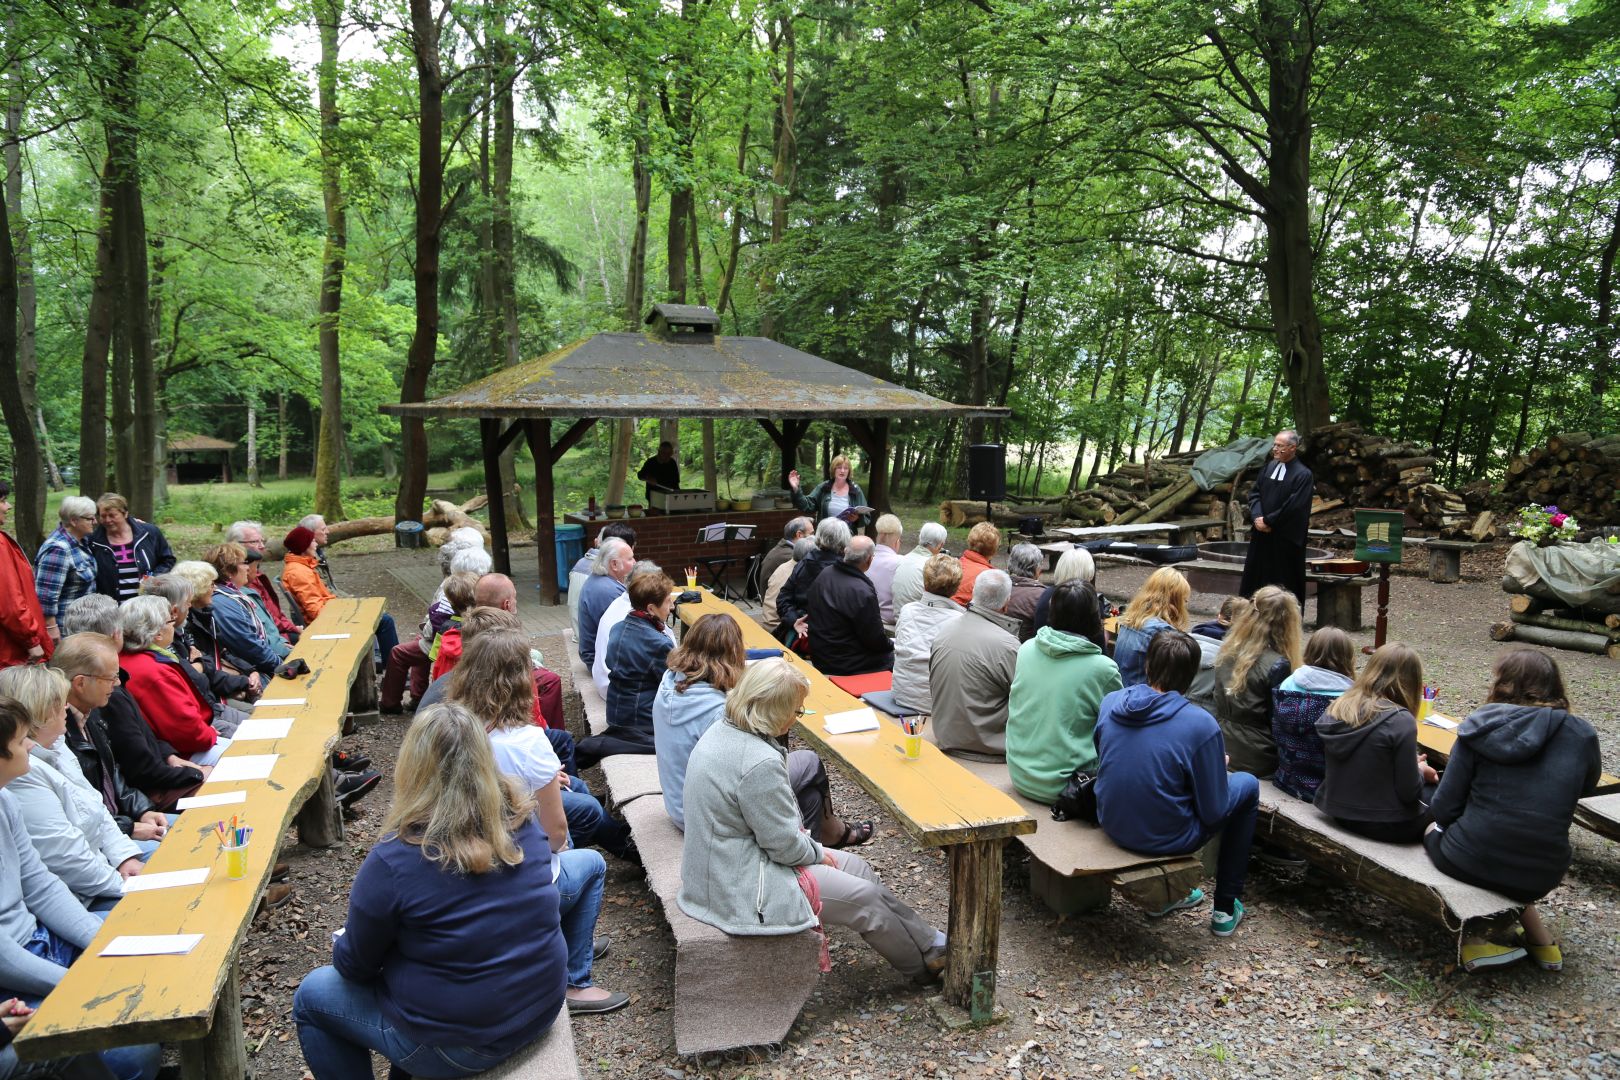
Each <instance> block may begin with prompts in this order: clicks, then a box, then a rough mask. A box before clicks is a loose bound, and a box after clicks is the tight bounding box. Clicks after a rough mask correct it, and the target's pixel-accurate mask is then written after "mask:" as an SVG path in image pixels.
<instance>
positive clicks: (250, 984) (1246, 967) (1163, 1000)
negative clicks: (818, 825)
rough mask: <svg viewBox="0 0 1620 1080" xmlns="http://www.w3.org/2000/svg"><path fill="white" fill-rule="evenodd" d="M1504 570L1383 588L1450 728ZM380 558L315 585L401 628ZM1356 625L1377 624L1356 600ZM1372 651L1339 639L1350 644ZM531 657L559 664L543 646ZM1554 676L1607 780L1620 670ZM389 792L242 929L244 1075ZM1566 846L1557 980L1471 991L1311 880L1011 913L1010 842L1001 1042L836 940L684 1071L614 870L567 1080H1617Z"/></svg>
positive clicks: (366, 744) (1599, 881) (840, 790)
mask: <svg viewBox="0 0 1620 1080" xmlns="http://www.w3.org/2000/svg"><path fill="white" fill-rule="evenodd" d="M1502 554H1503V552H1502V550H1500V549H1492V550H1490V551H1486V552H1480V553H1476V554H1475V555H1472V556H1470V557H1468V558H1467V559H1466V560H1465V564H1464V578H1463V581H1462V582H1461V583H1459V584H1456V585H1434V584H1431V583H1429V582H1428V581H1427V580H1426V578H1425V577H1424V576H1423V571H1424V567H1423V566H1421V565H1419V561H1418V560H1416V559H1413V560H1410V561H1409V562H1408V564H1407V565H1406V566H1403V567H1401V568H1400V569H1399V570H1398V572H1397V576H1396V577H1395V579H1394V581H1393V583H1392V589H1391V594H1392V597H1391V605H1390V608H1391V610H1390V637H1391V638H1392V639H1398V640H1402V641H1406V642H1408V643H1410V644H1411V645H1413V646H1414V647H1416V648H1417V649H1418V650H1419V651H1420V652H1421V653H1422V655H1423V656H1424V658H1425V661H1426V663H1427V664H1428V666H1429V671H1430V675H1429V681H1430V683H1432V684H1434V685H1437V686H1438V687H1439V688H1440V702H1439V707H1440V709H1441V710H1442V711H1444V712H1448V713H1451V714H1453V715H1462V714H1465V713H1466V712H1467V710H1468V709H1469V708H1471V707H1472V706H1473V705H1475V704H1477V703H1478V702H1479V700H1480V699H1481V698H1482V697H1483V696H1484V693H1485V689H1486V684H1487V679H1488V675H1489V670H1490V664H1491V660H1492V658H1493V657H1494V656H1495V655H1496V654H1497V652H1498V651H1499V650H1500V648H1501V646H1500V645H1499V644H1498V643H1496V642H1493V641H1492V640H1491V639H1490V636H1489V633H1488V630H1489V627H1490V624H1491V623H1493V622H1495V621H1497V620H1499V619H1501V618H1503V617H1504V616H1503V612H1504V611H1505V610H1506V603H1505V598H1504V595H1503V593H1502V592H1501V590H1500V588H1499V585H1498V579H1499V571H1500V565H1501V559H1502ZM396 557H397V556H395V555H393V554H392V553H386V554H368V555H351V554H341V553H340V554H338V555H336V556H335V559H334V562H335V569H336V572H337V574H338V579H339V581H340V582H341V583H342V584H343V585H344V586H345V587H346V588H347V589H349V590H351V591H353V592H367V593H377V594H381V595H385V596H387V597H388V599H389V606H390V609H391V610H394V611H395V612H396V613H397V612H414V611H415V609H416V608H417V607H418V606H419V602H418V601H417V600H416V598H415V597H414V596H411V595H410V594H409V593H408V592H407V591H406V590H404V589H403V588H401V587H400V586H399V585H398V583H397V582H396V581H395V580H394V579H393V577H392V576H391V575H389V574H388V573H387V572H386V571H387V568H388V566H389V565H392V560H393V559H394V558H396ZM1145 576H1146V574H1145V572H1143V571H1142V570H1140V569H1125V568H1110V569H1105V570H1104V571H1103V572H1102V575H1101V585H1102V588H1103V590H1104V591H1105V592H1107V593H1108V594H1109V595H1110V596H1114V597H1116V598H1118V599H1124V598H1127V597H1128V596H1129V595H1130V593H1131V591H1132V590H1134V589H1135V588H1136V586H1137V585H1139V584H1140V583H1141V580H1142V579H1143V578H1144V577H1145ZM1219 599H1220V598H1219V597H1214V596H1195V597H1194V601H1193V606H1194V608H1195V610H1198V611H1200V612H1213V611H1214V609H1215V608H1216V606H1217V605H1218V603H1219ZM1309 611H1310V609H1309V608H1308V609H1307V614H1309ZM1366 614H1367V617H1368V618H1369V619H1371V618H1372V616H1373V614H1374V600H1373V597H1372V594H1371V593H1370V592H1369V594H1368V599H1367V611H1366ZM405 621H406V622H408V621H409V619H407V620H405ZM1371 638H1372V635H1371V633H1370V632H1367V633H1365V634H1361V635H1358V641H1360V642H1370V641H1371ZM537 644H538V645H539V647H540V648H541V649H542V650H544V651H545V652H546V653H547V654H548V655H559V656H560V655H561V650H562V641H561V639H560V638H552V639H542V640H540V641H539V642H537ZM1557 657H1558V660H1559V663H1560V664H1561V665H1562V666H1563V669H1564V672H1565V676H1566V678H1567V680H1568V682H1569V684H1570V687H1571V691H1572V696H1573V698H1574V700H1575V703H1576V709H1577V711H1579V712H1580V713H1581V714H1582V715H1584V716H1586V717H1587V718H1588V719H1590V720H1591V721H1592V722H1593V723H1594V724H1596V725H1597V727H1598V730H1599V732H1600V733H1601V735H1602V736H1603V740H1604V747H1605V765H1606V767H1607V768H1608V769H1609V770H1610V771H1620V696H1617V694H1616V689H1617V684H1620V664H1616V663H1614V662H1612V661H1607V660H1602V659H1599V658H1597V657H1593V656H1587V655H1583V654H1577V653H1566V652H1559V653H1558V654H1557ZM565 670H566V669H565ZM573 722H574V723H576V724H577V723H578V717H574V718H573ZM402 730H403V725H402V724H401V723H400V722H398V721H385V722H384V723H382V724H380V725H376V726H373V727H371V728H368V729H366V730H365V731H363V732H362V733H361V734H359V735H357V736H355V737H354V738H353V739H351V740H349V741H348V746H349V748H350V749H360V750H362V751H363V752H365V753H367V754H369V755H371V756H372V757H373V759H374V760H375V762H376V764H378V765H379V766H380V767H382V769H383V770H384V773H385V774H389V773H391V772H392V769H391V765H392V762H393V760H394V757H395V755H396V753H397V749H398V744H399V737H400V733H401V731H402ZM832 775H833V790H834V796H835V799H836V801H837V804H838V807H839V809H840V811H841V812H842V813H844V814H845V816H848V817H854V818H857V819H859V818H874V819H876V820H877V821H878V822H879V831H878V835H877V836H876V837H875V838H874V841H873V842H872V843H871V844H869V845H868V846H867V847H866V848H864V849H863V854H865V855H866V856H867V857H868V858H869V859H871V861H872V862H873V864H874V865H875V866H877V867H878V869H879V870H880V871H881V872H882V873H883V875H884V877H885V880H887V881H888V882H889V883H890V884H891V885H892V886H894V887H895V889H896V890H897V891H898V892H899V893H900V894H901V895H902V896H904V897H906V898H907V899H908V900H909V901H910V902H912V903H913V904H914V905H915V906H916V907H917V908H918V909H919V910H920V911H921V912H923V913H924V914H925V915H926V916H927V917H928V918H929V919H930V920H931V921H933V922H934V923H935V925H939V926H943V925H944V924H945V918H946V895H947V881H946V875H945V871H944V865H943V861H942V859H941V857H940V856H939V854H938V853H937V852H934V851H927V850H923V849H920V848H918V847H916V846H915V845H914V844H912V843H911V842H910V841H909V839H908V838H907V837H906V836H905V834H904V833H903V832H901V831H899V829H898V828H897V827H896V826H895V825H894V823H893V822H892V821H889V820H887V819H885V818H884V817H883V816H882V814H881V813H880V812H879V810H878V808H877V807H876V806H875V805H874V804H873V803H872V802H871V800H869V799H868V798H866V796H865V795H864V794H863V793H862V792H861V791H860V790H859V789H858V788H857V787H855V785H854V784H852V783H850V782H849V781H848V780H847V779H846V778H845V777H843V776H842V775H841V774H839V773H838V772H837V771H836V770H834V771H833V774H832ZM594 779H597V780H599V779H600V777H596V778H594ZM389 795H390V789H389V788H388V786H387V785H386V784H385V785H384V786H383V787H382V788H381V789H380V790H379V791H378V792H377V793H376V794H374V795H372V797H371V798H370V799H369V800H368V801H367V802H365V803H363V804H362V805H361V808H360V813H359V815H358V816H357V817H356V818H355V819H354V820H353V821H351V823H350V828H349V837H348V843H347V844H346V845H344V846H343V847H340V848H337V849H332V850H329V851H312V850H309V849H306V848H302V847H299V846H289V847H288V849H287V855H288V858H289V859H290V861H291V862H292V864H293V881H294V883H295V884H296V885H297V888H298V900H297V901H296V902H295V903H293V904H290V905H288V906H287V907H284V908H282V909H281V910H279V911H276V912H271V913H269V914H267V915H264V916H261V917H260V918H259V920H258V921H257V923H256V924H255V926H254V928H253V931H252V932H251V933H250V935H249V936H248V939H247V942H246V945H245V953H244V964H243V970H244V975H245V979H244V984H243V993H244V1010H245V1013H246V1016H247V1021H248V1026H249V1047H250V1049H253V1048H256V1057H255V1068H256V1070H257V1074H258V1075H259V1076H260V1077H266V1078H280V1077H288V1078H296V1077H300V1076H302V1075H305V1074H304V1072H303V1061H302V1057H301V1056H300V1054H299V1052H298V1043H297V1037H296V1034H295V1033H294V1031H293V1027H292V1023H291V1017H290V1011H291V998H292V992H293V990H294V989H295V988H296V986H297V984H298V980H299V979H300V978H301V977H302V976H303V975H304V974H305V973H306V972H307V971H309V970H310V969H311V968H313V967H314V966H316V965H318V964H320V963H324V962H325V961H326V959H327V958H328V956H329V946H328V943H329V942H330V940H331V931H332V930H335V929H336V928H337V927H338V926H340V925H341V924H342V921H343V918H344V914H345V911H346V904H347V889H348V884H349V882H350V881H351V880H352V878H353V876H354V873H355V870H356V869H357V868H358V866H359V864H360V861H361V859H362V858H363V857H364V855H365V852H366V849H367V847H368V846H369V845H370V844H371V843H372V842H373V841H374V840H375V834H376V830H377V826H378V823H379V822H380V820H381V815H382V812H383V809H384V808H385V807H386V805H387V802H388V799H389ZM1573 839H1574V846H1575V864H1574V866H1573V868H1572V869H1571V871H1570V873H1569V875H1568V877H1567V878H1566V880H1565V883H1564V885H1563V886H1562V887H1560V888H1559V889H1558V890H1557V891H1555V892H1554V893H1553V894H1552V895H1551V896H1550V897H1549V898H1548V899H1547V900H1546V902H1545V903H1544V905H1543V907H1544V910H1545V912H1546V913H1547V914H1548V915H1549V916H1550V917H1551V918H1552V920H1553V922H1554V925H1555V927H1556V930H1557V933H1558V935H1559V937H1560V939H1561V940H1562V942H1563V944H1564V947H1565V950H1566V966H1565V970H1564V971H1563V972H1562V973H1560V974H1548V973H1544V972H1541V971H1539V970H1537V969H1535V968H1533V967H1531V966H1529V965H1525V964H1521V965H1518V966H1517V967H1515V968H1510V969H1506V970H1503V971H1500V972H1497V973H1494V974H1491V975H1486V976H1464V975H1463V974H1462V973H1461V972H1460V971H1458V970H1456V968H1455V965H1454V960H1455V949H1454V943H1453V941H1452V939H1451V938H1450V937H1448V936H1447V935H1446V934H1444V933H1443V932H1441V931H1439V930H1437V929H1435V928H1433V927H1431V926H1429V925H1428V924H1425V923H1419V922H1415V921H1413V920H1411V919H1409V918H1407V917H1406V916H1405V915H1403V914H1402V913H1401V912H1400V911H1399V910H1398V909H1397V908H1395V907H1394V906H1392V905H1390V904H1387V903H1385V902H1383V901H1381V900H1378V899H1376V898H1374V897H1371V896H1368V895H1366V894H1364V893H1361V892H1358V891H1356V890H1355V889H1353V888H1349V887H1347V886H1344V885H1341V884H1339V883H1338V882H1336V881H1335V880H1333V879H1330V878H1326V877H1322V876H1319V875H1317V874H1316V873H1314V872H1306V873H1303V874H1297V873H1296V874H1291V875H1290V874H1282V873H1277V872H1273V871H1269V870H1257V871H1256V872H1255V873H1254V875H1253V876H1252V877H1251V879H1250V882H1249V890H1248V895H1247V896H1246V897H1245V901H1246V903H1247V904H1248V905H1249V911H1250V917H1249V918H1248V919H1246V920H1245V921H1244V924H1243V927H1242V929H1241V930H1239V931H1238V933H1237V934H1236V935H1235V936H1233V937H1232V938H1229V939H1226V940H1220V939H1217V938H1215V937H1213V936H1211V935H1210V933H1209V932H1208V928H1207V918H1208V912H1207V909H1206V910H1205V911H1203V912H1189V913H1184V914H1181V915H1178V916H1174V917H1172V918H1170V919H1167V920H1165V921H1164V922H1159V923H1149V922H1148V921H1147V920H1145V919H1144V918H1143V917H1142V915H1141V914H1140V913H1139V912H1137V911H1136V910H1135V909H1134V908H1131V907H1129V906H1128V905H1126V904H1124V903H1122V902H1120V901H1118V900H1116V901H1114V903H1113V904H1112V905H1111V906H1110V907H1109V908H1107V909H1106V910H1104V911H1102V912H1099V913H1096V914H1089V915H1084V916H1079V917H1074V918H1068V919H1062V918H1058V917H1056V916H1054V915H1052V914H1051V913H1050V912H1048V911H1047V910H1046V909H1045V908H1044V907H1043V906H1041V905H1040V904H1039V903H1038V902H1037V901H1035V900H1033V899H1032V898H1031V896H1030V895H1029V892H1028V889H1027V875H1026V872H1025V869H1024V867H1023V865H1022V863H1021V860H1020V858H1019V857H1018V856H1017V855H1016V854H1014V853H1016V852H1018V850H1019V849H1018V846H1017V845H1016V844H1014V845H1010V846H1009V847H1010V853H1009V855H1008V859H1007V866H1006V892H1005V898H1004V918H1003V926H1002V938H1001V967H1000V986H999V994H998V1004H999V1006H1000V1007H1001V1008H1002V1009H1003V1010H1005V1012H1006V1019H1005V1020H1004V1021H1003V1022H1001V1023H999V1024H996V1025H994V1026H991V1027H988V1028H985V1029H980V1030H968V1031H960V1032H948V1031H946V1030H944V1029H942V1028H941V1027H940V1026H939V1025H938V1023H936V1021H935V1020H934V1017H933V1014H932V1012H931V1011H930V1009H929V1008H928V1006H927V996H928V994H927V992H925V991H922V990H918V989H914V988H912V987H910V986H909V985H907V984H906V983H905V982H904V981H903V980H901V979H900V978H899V977H897V976H896V975H894V974H893V973H892V972H891V971H890V970H889V969H888V968H887V966H886V965H884V964H883V962H882V961H881V960H880V959H879V958H878V957H877V956H876V955H875V954H874V953H873V952H872V951H871V950H869V949H867V948H866V946H865V945H864V943H862V942H861V941H860V939H859V938H858V937H857V936H855V935H853V934H851V933H849V932H848V931H844V930H834V931H833V935H832V936H833V942H832V956H833V964H834V970H833V972H832V973H830V974H829V975H827V976H825V977H824V978H823V979H822V980H821V985H820V988H819V989H818V991H817V993H816V995H815V996H814V997H813V998H812V1000H811V1002H810V1004H809V1006H808V1007H807V1008H806V1010H805V1012H804V1013H803V1014H802V1015H801V1017H800V1020H799V1022H798V1023H797V1024H796V1025H795V1026H794V1029H793V1031H792V1032H791V1034H790V1035H789V1037H788V1039H787V1041H786V1043H785V1044H784V1045H783V1046H781V1047H778V1048H766V1049H761V1050H757V1051H747V1052H737V1053H733V1054H728V1055H722V1056H718V1057H711V1058H705V1059H703V1060H696V1061H695V1060H691V1059H683V1058H680V1057H678V1056H677V1055H676V1054H675V1052H674V1035H673V1013H672V1005H673V997H672V991H673V986H672V976H671V971H672V970H673V961H674V945H673V941H672V939H671V938H670V935H669V930H668V927H667V925H666V924H665V922H664V919H663V915H662V913H661V911H660V910H659V907H658V904H657V901H656V900H655V899H654V898H653V896H652V894H651V893H650V892H649V891H648V890H647V888H646V886H645V884H644V882H643V881H642V879H641V876H640V873H639V871H638V870H637V869H636V868H635V867H633V866H630V865H628V864H625V863H621V862H619V861H617V860H614V859H611V858H610V859H609V860H608V866H609V875H608V888H607V893H608V896H607V902H606V904H605V905H604V908H603V913H602V919H601V924H600V926H599V932H605V933H608V934H611V935H612V937H613V939H614V947H613V951H612V953H611V954H610V955H609V956H608V957H606V958H604V960H603V961H601V963H600V964H599V965H598V967H597V981H598V982H599V983H600V984H601V985H604V986H607V987H610V988H612V989H616V990H626V991H629V992H630V993H631V994H632V995H633V1004H632V1005H631V1007H630V1008H628V1009H626V1010H624V1011H622V1012H619V1013H615V1014H612V1015H610V1016H606V1017H595V1018H589V1017H588V1018H584V1019H581V1020H578V1021H576V1022H575V1024H574V1033H575V1039H576V1042H577V1046H578V1051H579V1060H580V1063H581V1071H582V1073H584V1074H585V1075H586V1076H602V1077H616V1078H617V1077H625V1078H632V1077H634V1078H640V1077H646V1078H650V1080H660V1078H665V1077H667V1078H670V1080H684V1078H687V1077H700V1076H701V1077H719V1078H728V1080H742V1078H744V1077H748V1078H764V1077H797V1076H800V1075H803V1074H804V1073H805V1072H806V1070H807V1069H811V1070H815V1071H816V1072H818V1073H819V1074H821V1075H823V1076H827V1077H838V1078H850V1080H855V1078H862V1077H869V1078H876V1077H908V1078H909V1077H928V1078H935V1080H940V1078H946V1077H951V1078H963V1077H1009V1078H1022V1080H1036V1078H1058V1077H1102V1076H1119V1077H1160V1076H1167V1077H1183V1076H1220V1077H1250V1076H1273V1075H1276V1076H1289V1077H1293V1076H1324V1075H1341V1074H1342V1075H1355V1076H1368V1075H1377V1076H1385V1077H1403V1076H1404V1077H1431V1076H1446V1077H1473V1076H1492V1077H1504V1076H1506V1077H1518V1076H1524V1077H1545V1076H1589V1077H1620V1012H1617V1011H1616V1009H1615V1003H1616V993H1615V990H1614V989H1613V987H1614V982H1613V980H1614V979H1615V978H1616V976H1617V975H1620V915H1617V911H1616V907H1617V905H1616V901H1617V900H1620V895H1617V894H1620V850H1617V848H1616V846H1615V845H1614V844H1612V843H1610V842H1608V841H1604V840H1601V839H1599V838H1596V837H1594V836H1593V835H1592V834H1590V833H1587V832H1585V831H1584V830H1576V831H1575V832H1574V834H1573ZM377 1075H378V1076H383V1075H385V1073H384V1072H383V1071H382V1070H379V1071H378V1073H377Z"/></svg>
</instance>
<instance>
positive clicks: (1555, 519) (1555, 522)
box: [1552, 514, 1569, 529]
mask: <svg viewBox="0 0 1620 1080" xmlns="http://www.w3.org/2000/svg"><path fill="white" fill-rule="evenodd" d="M1568 520H1569V515H1568V514H1554V515H1553V516H1552V527H1553V528H1555V529H1558V528H1562V527H1563V524H1564V522H1566V521H1568Z"/></svg>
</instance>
